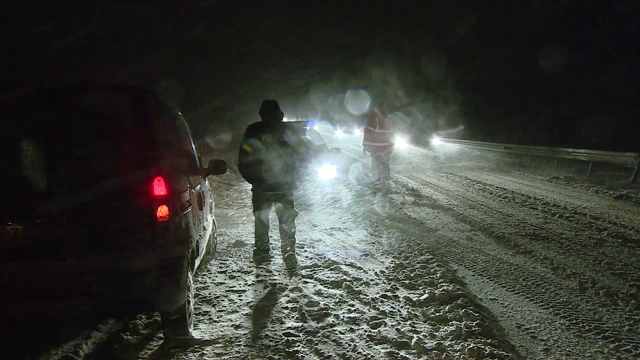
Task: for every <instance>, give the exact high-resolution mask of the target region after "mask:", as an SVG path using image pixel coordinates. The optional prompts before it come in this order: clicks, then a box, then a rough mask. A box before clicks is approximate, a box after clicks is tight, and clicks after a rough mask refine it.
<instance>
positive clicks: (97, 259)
mask: <svg viewBox="0 0 640 360" xmlns="http://www.w3.org/2000/svg"><path fill="white" fill-rule="evenodd" d="M0 129H1V130H0V150H1V154H2V157H1V159H0V321H4V319H13V320H15V318H19V317H20V316H25V315H23V314H28V316H30V317H42V318H47V317H50V316H60V315H64V316H67V317H73V316H82V314H85V313H91V314H95V313H104V314H113V315H118V314H124V313H125V312H129V313H130V312H133V313H139V312H145V311H154V312H155V311H158V312H160V314H161V318H162V324H163V331H164V334H165V336H172V337H184V336H189V335H190V333H191V330H192V328H193V302H194V288H193V276H194V273H195V272H196V271H197V270H198V268H199V267H200V266H202V265H203V264H205V263H206V262H207V261H208V260H210V259H211V258H212V256H213V254H214V253H215V250H216V249H215V246H216V221H215V217H214V197H213V190H212V187H211V184H210V183H209V181H208V180H207V177H208V176H209V175H219V174H224V173H225V172H226V170H227V166H226V163H225V162H224V161H222V160H215V159H214V160H210V161H209V162H208V164H207V165H206V166H205V165H204V164H203V163H202V159H201V158H200V156H199V154H198V152H197V150H196V148H195V146H194V141H193V139H192V137H191V132H190V129H189V126H188V124H187V122H186V121H185V119H184V117H183V116H182V114H181V113H180V112H179V111H178V109H177V108H176V107H175V106H173V105H172V104H170V103H168V102H166V101H164V100H163V99H162V97H161V96H159V95H158V94H157V93H155V92H154V91H151V90H148V89H145V88H139V87H133V86H94V85H91V86H67V87H56V88H52V87H48V88H37V89H23V90H18V91H11V92H7V93H3V94H0ZM133 313H132V314H133Z"/></svg>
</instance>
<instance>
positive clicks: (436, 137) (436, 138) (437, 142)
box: [431, 135, 442, 146]
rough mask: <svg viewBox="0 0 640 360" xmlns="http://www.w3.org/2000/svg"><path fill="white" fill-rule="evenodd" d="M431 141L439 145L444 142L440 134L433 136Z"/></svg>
mask: <svg viewBox="0 0 640 360" xmlns="http://www.w3.org/2000/svg"><path fill="white" fill-rule="evenodd" d="M431 143H432V144H433V145H436V146H438V145H440V144H442V140H441V139H440V136H438V135H434V136H433V138H431Z"/></svg>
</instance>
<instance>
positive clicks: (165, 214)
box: [156, 205, 169, 222]
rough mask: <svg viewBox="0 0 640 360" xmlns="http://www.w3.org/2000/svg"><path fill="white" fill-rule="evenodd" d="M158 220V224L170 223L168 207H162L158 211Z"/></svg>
mask: <svg viewBox="0 0 640 360" xmlns="http://www.w3.org/2000/svg"><path fill="white" fill-rule="evenodd" d="M156 220H157V221H158V222H167V221H169V207H168V206H167V205H160V206H158V208H157V209H156Z"/></svg>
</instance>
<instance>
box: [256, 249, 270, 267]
mask: <svg viewBox="0 0 640 360" xmlns="http://www.w3.org/2000/svg"><path fill="white" fill-rule="evenodd" d="M270 261H271V254H270V253H269V248H254V249H253V262H254V263H255V264H256V265H262V264H265V263H268V262H270Z"/></svg>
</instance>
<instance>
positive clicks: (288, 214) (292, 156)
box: [238, 100, 302, 270]
mask: <svg viewBox="0 0 640 360" xmlns="http://www.w3.org/2000/svg"><path fill="white" fill-rule="evenodd" d="M259 114H260V117H261V121H259V122H255V123H253V124H251V125H249V126H248V127H247V128H246V130H245V132H244V135H243V138H242V143H241V144H240V149H239V152H238V170H239V171H240V175H242V177H243V178H244V179H245V180H246V181H247V182H248V183H250V184H251V185H252V189H251V190H252V202H253V215H254V217H255V247H254V250H253V257H254V262H255V263H256V264H261V263H264V262H266V261H269V260H270V259H271V256H270V242H269V214H270V212H271V209H272V208H273V207H275V211H276V215H277V217H278V223H279V230H280V241H281V250H282V256H283V260H284V263H285V266H286V267H287V268H288V269H290V270H292V269H296V268H297V259H296V253H295V245H296V224H295V219H296V217H297V216H298V212H297V211H296V210H295V208H294V200H293V194H294V191H295V189H296V188H297V185H296V180H295V174H296V171H297V169H296V167H297V163H298V162H297V159H298V158H299V155H300V154H299V149H300V144H301V143H302V138H301V137H300V135H299V134H297V133H296V132H295V131H292V130H289V129H288V127H287V126H286V124H285V123H284V122H283V119H284V113H283V112H282V110H280V105H279V104H278V101H276V100H264V101H263V102H262V104H261V106H260V111H259Z"/></svg>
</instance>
